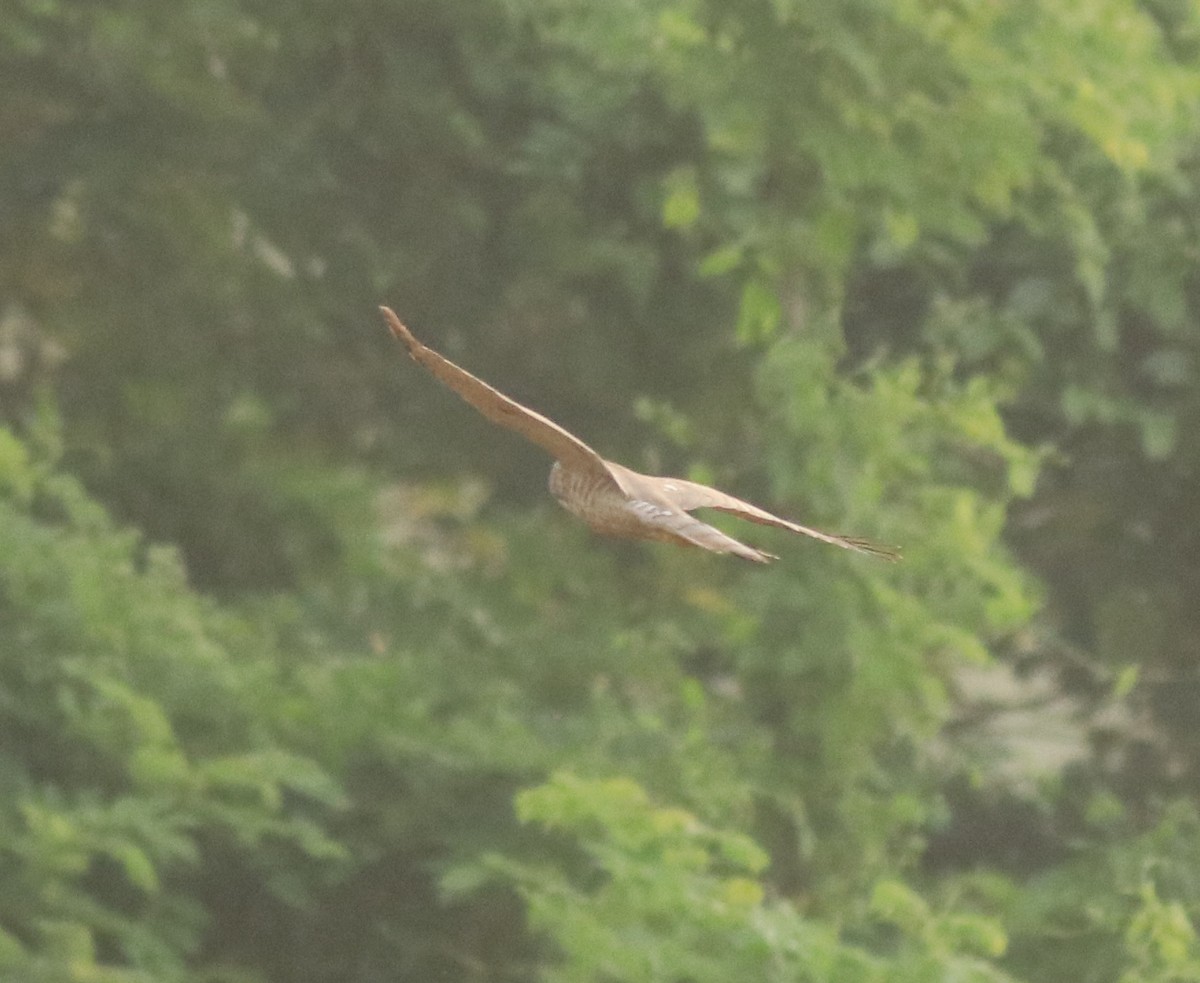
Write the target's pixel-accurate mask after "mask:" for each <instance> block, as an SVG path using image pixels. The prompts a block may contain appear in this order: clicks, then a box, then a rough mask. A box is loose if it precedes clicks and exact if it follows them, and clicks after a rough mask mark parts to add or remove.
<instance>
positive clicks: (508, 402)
mask: <svg viewBox="0 0 1200 983" xmlns="http://www.w3.org/2000/svg"><path fill="white" fill-rule="evenodd" d="M379 309H380V311H382V312H383V316H384V317H385V318H386V319H387V323H388V327H389V328H391V329H392V334H394V335H395V336H396V338H397V339H398V340H400V341H402V342H404V346H405V347H406V348H407V349H408V354H409V355H411V356H412V357H413V359H414V360H415V361H417V362H419V363H420V364H421V365H423V366H424V367H425V368H427V369H428V370H429V371H430V372H432V373H433V374H434V375H435V376H436V377H437V378H438V379H439V380H440V381H441V382H442V383H443V384H444V385H446V386H449V387H450V388H451V389H453V390H454V391H455V392H456V393H458V395H459V396H461V397H462V398H463V399H465V400H466V401H467V402H468V403H470V404H471V405H472V406H473V407H475V409H477V410H478V411H479V412H480V413H482V414H483V415H484V416H485V417H487V418H488V419H489V420H491V421H492V423H496V424H499V425H500V426H502V427H507V428H508V429H509V430H515V431H516V432H517V433H519V434H520V435H521V436H522V437H524V438H526V439H527V440H530V441H532V442H533V443H535V444H537V445H538V446H539V447H540V448H542V450H544V451H546V452H547V453H548V454H550V455H552V456H553V457H554V458H555V459H556V460H558V461H562V462H563V464H564V465H567V466H568V467H570V468H572V469H578V470H593V471H598V472H603V473H604V475H605V476H606V477H607V479H608V480H609V481H612V480H613V477H612V475H611V473H610V472H609V471H608V467H607V464H606V463H605V461H604V459H603V458H602V457H600V455H599V454H597V453H596V452H595V451H594V450H592V449H591V448H590V447H588V445H587V444H585V443H584V442H583V441H582V440H580V439H579V438H578V437H576V436H575V435H574V434H571V433H568V432H567V431H566V430H564V429H563V428H562V427H560V426H559V425H558V424H557V423H555V422H553V421H552V420H548V419H546V417H544V416H542V414H540V413H537V412H535V411H534V410H531V409H529V407H527V406H522V405H521V404H520V403H518V402H517V401H516V400H514V399H509V398H508V397H507V396H505V395H504V393H502V392H500V391H499V390H497V389H493V388H492V387H491V386H489V385H488V384H487V383H486V382H484V381H483V380H482V379H478V378H476V377H475V376H473V375H471V373H470V372H468V371H467V370H466V369H463V368H459V366H457V365H455V364H454V363H453V362H451V361H450V360H449V359H448V358H443V357H442V356H441V355H439V354H438V353H437V352H435V351H434V350H433V349H432V348H427V347H426V346H425V345H422V344H421V343H420V342H419V341H417V339H416V338H414V337H413V334H412V332H411V331H409V330H408V328H406V327H405V326H404V324H403V323H402V322H401V321H400V318H398V317H396V314H395V312H394V311H392V310H391V308H388V307H381V308H379Z"/></svg>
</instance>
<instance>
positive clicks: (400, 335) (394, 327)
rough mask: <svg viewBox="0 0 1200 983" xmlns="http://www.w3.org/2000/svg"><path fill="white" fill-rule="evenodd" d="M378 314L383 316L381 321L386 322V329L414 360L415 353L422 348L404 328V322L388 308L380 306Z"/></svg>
mask: <svg viewBox="0 0 1200 983" xmlns="http://www.w3.org/2000/svg"><path fill="white" fill-rule="evenodd" d="M379 313H380V314H382V315H383V319H384V320H385V321H386V322H387V326H388V329H389V330H390V331H391V332H392V335H393V336H394V337H395V339H396V340H397V341H401V342H403V343H404V347H405V348H407V349H408V353H409V354H410V355H412V356H413V357H414V358H415V357H416V354H417V351H418V350H419V349H420V348H421V347H422V345H421V343H420V342H419V341H417V339H416V338H414V337H413V333H412V332H411V331H409V330H408V328H406V327H405V326H404V322H403V321H401V320H400V318H398V317H397V316H396V312H395V311H393V310H392V309H391V308H390V307H388V306H386V305H384V304H380V305H379Z"/></svg>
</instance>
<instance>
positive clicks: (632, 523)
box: [380, 307, 899, 563]
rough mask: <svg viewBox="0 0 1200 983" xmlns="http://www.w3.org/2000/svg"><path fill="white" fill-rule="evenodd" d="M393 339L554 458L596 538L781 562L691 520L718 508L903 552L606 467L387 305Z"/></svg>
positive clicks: (837, 542) (893, 556)
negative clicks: (416, 333) (419, 335)
mask: <svg viewBox="0 0 1200 983" xmlns="http://www.w3.org/2000/svg"><path fill="white" fill-rule="evenodd" d="M380 310H381V311H382V312H383V316H384V317H385V318H386V319H387V323H388V327H389V328H391V331H392V334H393V335H395V336H396V338H397V339H398V340H399V341H401V342H402V343H403V344H404V346H405V347H406V348H407V349H408V353H409V355H411V356H412V358H413V359H414V360H415V361H416V362H418V363H419V364H421V365H422V366H424V367H425V368H426V369H428V370H429V371H430V372H431V373H433V375H434V376H435V377H436V378H437V379H438V380H439V381H440V382H442V383H443V384H444V385H446V386H448V387H449V388H451V389H453V390H454V391H455V392H456V393H458V395H459V396H461V397H462V398H463V399H464V400H466V401H467V402H468V403H470V404H471V406H473V407H475V409H476V410H478V411H479V412H480V413H481V414H483V416H484V417H486V418H487V419H488V420H490V421H491V422H492V423H495V424H498V425H500V426H502V427H507V428H508V429H509V430H513V431H516V432H517V433H519V434H520V435H521V436H523V437H524V438H526V439H527V440H529V441H531V442H533V443H535V444H537V445H538V446H539V447H540V448H542V450H544V451H546V452H547V453H548V454H549V455H550V456H551V457H553V458H554V466H553V467H552V468H551V469H550V493H551V494H552V495H553V496H554V497H555V498H556V499H558V501H559V502H560V503H561V504H562V505H563V506H564V507H565V508H566V509H567V510H568V511H569V512H572V513H574V514H575V515H577V516H578V517H579V518H581V519H582V520H583V521H584V522H586V523H587V524H588V526H590V527H591V529H592V530H593V531H594V532H597V533H600V534H601V535H605V536H616V537H620V538H623V539H648V540H659V541H664V542H672V543H680V544H686V545H690V546H699V547H701V548H702V549H706V550H710V551H712V552H713V553H732V554H733V555H734V556H740V557H742V558H743V559H745V560H752V561H754V562H755V563H769V562H770V561H771V560H777V559H779V558H778V557H777V556H775V555H773V554H771V553H767V552H765V551H763V550H760V549H757V548H755V547H753V546H747V545H746V544H745V543H742V542H739V541H738V540H736V539H734V538H733V537H732V536H727V535H726V534H725V533H723V532H721V530H719V529H717V528H715V527H713V526H710V525H708V524H707V523H704V522H701V521H700V520H699V519H697V518H695V517H694V516H693V515H691V512H693V511H694V510H696V509H716V510H718V511H720V512H728V513H730V514H732V515H736V516H740V517H741V518H743V519H749V520H750V521H751V522H757V523H760V524H762V525H766V526H776V527H778V528H780V529H786V530H788V531H789V532H794V533H800V534H801V535H803V536H811V537H812V538H813V539H819V540H820V541H821V542H823V543H830V544H832V545H833V546H840V547H842V548H843V549H848V550H854V551H856V552H859V553H867V554H870V555H872V556H878V557H882V558H883V559H886V560H897V559H899V552H898V551H897V550H895V549H893V548H890V547H886V546H877V545H875V544H874V543H872V542H870V541H869V540H866V539H859V538H858V537H855V536H838V535H834V534H833V533H827V532H821V531H820V530H819V529H810V528H809V527H808V526H802V525H800V524H799V523H795V522H789V521H788V520H787V519H781V518H780V517H779V516H777V515H772V514H771V513H770V512H767V511H765V510H764V509H760V508H759V507H758V506H757V505H751V504H750V503H749V502H744V501H742V500H741V499H740V498H734V497H733V496H732V495H726V494H725V493H724V492H721V491H717V489H715V488H709V487H708V486H707V485H701V484H697V483H696V482H694V481H686V480H684V479H683V478H658V477H654V476H652V475H648V474H639V473H638V472H636V471H631V470H630V469H629V468H626V467H622V466H621V465H620V464H616V463H614V462H612V461H606V460H604V458H602V457H601V456H600V455H599V454H597V453H596V452H595V451H594V450H592V448H590V447H589V446H588V445H587V444H585V443H584V442H583V441H582V440H580V439H579V438H578V437H576V436H575V435H574V434H572V433H569V432H567V431H566V430H564V429H563V428H562V427H560V426H559V425H558V424H557V423H555V422H553V421H552V420H549V419H547V418H546V417H544V416H542V415H541V414H540V413H538V412H536V411H534V410H531V409H529V408H528V407H527V406H522V405H521V404H520V403H518V402H517V401H516V400H513V399H510V398H509V397H507V396H505V395H504V394H503V393H502V392H500V391H499V390H497V389H493V388H492V387H491V386H489V385H488V384H487V383H486V382H484V381H483V380H482V379H479V378H477V377H476V376H473V375H472V374H471V373H470V372H468V371H467V370H466V369H463V368H460V367H459V366H457V365H455V364H454V363H453V362H451V361H450V360H449V359H447V358H444V357H443V356H441V355H439V354H438V353H437V352H435V351H434V350H433V349H432V348H429V347H427V346H426V345H423V344H421V342H419V341H418V340H417V339H416V338H415V337H413V334H412V332H411V331H409V330H408V328H406V327H405V326H404V324H403V323H402V322H401V320H400V319H399V318H398V317H397V316H396V314H395V313H394V312H393V311H392V310H391V309H390V308H387V307H381V308H380Z"/></svg>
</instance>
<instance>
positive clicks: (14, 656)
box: [0, 431, 346, 983]
mask: <svg viewBox="0 0 1200 983" xmlns="http://www.w3.org/2000/svg"><path fill="white" fill-rule="evenodd" d="M0 456H2V459H3V465H2V467H3V470H2V472H0V558H2V560H0V651H3V653H4V656H3V665H2V682H0V734H2V735H3V741H2V744H3V748H4V751H3V755H2V757H0V775H2V778H0V781H2V783H3V788H4V793H5V794H4V796H3V799H2V805H0V830H3V842H2V844H0V866H2V868H3V871H4V876H3V878H0V884H2V887H0V927H3V930H4V934H3V936H0V956H2V958H3V959H4V961H5V966H6V975H8V976H9V978H14V979H15V978H20V979H29V980H41V979H47V980H49V979H55V980H79V981H85V980H105V981H108V980H111V981H114V983H116V981H130V983H132V981H140V980H145V979H150V978H153V979H177V980H185V979H193V978H196V979H199V978H201V977H199V976H193V975H192V974H191V973H190V971H189V970H188V968H187V967H188V966H189V964H190V962H191V960H192V959H193V958H194V956H195V954H196V953H197V952H199V951H200V949H201V947H202V940H203V938H204V932H205V930H206V922H207V916H206V914H205V907H204V903H203V901H202V898H204V896H205V894H206V893H208V892H209V891H211V890H213V889H215V888H217V886H218V885H219V883H220V879H221V873H220V872H221V870H222V868H223V867H225V868H226V869H229V868H230V867H238V866H242V865H245V866H246V867H247V868H248V869H252V870H255V871H256V875H255V876H256V879H258V880H259V881H260V883H261V885H262V890H263V891H264V892H265V893H266V895H267V896H272V895H273V896H275V897H276V899H277V901H278V903H280V904H283V905H291V904H300V903H302V898H300V897H297V896H295V894H294V890H292V889H291V888H290V884H291V882H293V881H295V880H296V878H297V870H296V866H295V865H296V864H297V863H298V862H303V863H304V864H308V865H311V868H312V870H313V871H319V870H320V869H321V868H322V867H335V866H337V865H338V864H340V863H342V862H344V860H345V859H346V854H345V851H344V849H343V848H342V847H341V846H340V845H338V844H337V843H335V842H334V841H333V840H331V839H330V838H329V836H328V835H327V833H326V832H324V831H323V829H322V827H323V826H324V824H325V822H326V818H325V817H328V816H329V815H331V814H332V813H333V812H336V810H337V809H338V808H339V807H340V806H341V804H342V802H343V800H342V796H341V793H340V791H339V789H338V787H337V785H336V783H335V782H333V781H332V780H331V779H330V778H329V777H328V776H327V775H326V774H325V773H324V772H323V771H321V770H320V769H319V768H318V767H317V766H316V765H315V764H314V763H313V762H312V761H311V760H310V759H307V758H304V757H302V756H299V755H297V754H295V753H293V752H291V751H288V750H286V749H285V748H283V747H280V746H277V745H275V744H274V742H272V741H271V740H270V739H269V738H267V736H266V735H265V734H264V733H263V717H262V711H263V707H262V706H261V705H260V703H259V701H258V700H257V699H256V698H255V694H256V691H257V690H258V689H259V687H262V686H264V685H268V684H271V685H273V684H274V683H275V682H277V681H278V673H277V670H276V667H275V665H274V658H273V657H272V653H271V652H270V650H269V649H266V650H264V649H263V648H262V640H261V639H259V638H258V637H256V635H255V633H254V632H253V631H251V630H250V627H249V626H248V625H246V624H243V623H240V622H239V621H238V620H237V619H235V618H232V617H231V616H230V615H228V614H226V613H222V612H221V611H219V610H218V609H216V608H215V607H214V606H213V605H212V604H211V603H209V602H206V601H204V600H203V599H200V598H198V597H196V596H194V595H193V594H192V593H191V592H190V591H189V590H188V588H187V586H186V584H185V581H184V576H183V571H182V569H181V567H180V565H179V561H178V557H177V556H176V555H175V553H174V552H173V551H171V550H169V549H166V548H162V547H156V548H150V549H146V548H145V547H143V546H142V545H140V544H139V541H138V539H137V537H135V536H133V535H131V534H129V533H128V532H124V531H121V530H118V529H116V528H114V527H113V525H112V524H111V523H110V521H109V520H108V518H107V517H106V516H105V514H104V512H103V510H102V509H101V508H100V507H99V506H98V505H97V504H96V503H95V502H93V501H91V500H89V499H88V498H87V497H86V496H85V495H84V493H83V492H82V490H81V489H80V487H79V485H78V484H77V483H76V482H75V481H74V480H73V479H71V478H69V477H67V476H66V475H64V474H62V473H61V472H60V471H58V470H57V469H56V467H55V463H54V462H53V461H52V460H46V459H45V458H42V457H39V456H38V455H36V454H33V453H30V451H29V450H28V449H27V447H26V445H24V444H22V443H21V442H20V441H18V440H17V439H16V438H15V437H14V436H13V435H12V434H11V432H9V431H0ZM307 876H311V875H301V878H300V879H301V881H303V880H304V879H306V877H307ZM122 967H124V968H122Z"/></svg>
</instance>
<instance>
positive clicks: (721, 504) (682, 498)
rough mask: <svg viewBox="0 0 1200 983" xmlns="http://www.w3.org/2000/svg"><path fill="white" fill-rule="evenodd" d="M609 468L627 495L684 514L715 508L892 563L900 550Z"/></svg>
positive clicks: (705, 490) (672, 481) (682, 483)
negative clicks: (672, 507) (668, 506)
mask: <svg viewBox="0 0 1200 983" xmlns="http://www.w3.org/2000/svg"><path fill="white" fill-rule="evenodd" d="M609 467H610V468H612V469H613V471H614V475H613V476H614V477H615V478H616V479H617V482H618V483H619V484H620V485H621V487H622V488H623V489H624V491H625V493H626V494H627V495H631V496H634V497H641V498H651V499H656V500H658V501H660V502H662V503H663V504H669V505H672V506H674V507H675V508H677V509H680V510H682V511H684V512H690V511H692V510H693V509H717V510H718V511H720V512H728V513H730V514H731V515H736V516H740V517H741V518H743V519H749V520H750V521H751V522H757V523H759V524H760V525H764V526H775V527H777V528H779V529H787V530H788V531H789V532H795V533H800V534H801V535H803V536H811V537H812V538H813V539H819V540H820V541H821V542H823V543H831V544H832V545H834V546H840V547H842V549H847V550H854V551H856V552H858V553H866V554H868V555H870V556H878V557H882V558H883V559H885V560H891V561H893V562H894V561H896V560H899V559H900V551H899V550H898V549H896V548H894V547H890V546H878V545H876V544H875V543H872V542H871V541H870V540H868V539H859V538H858V537H857V536H838V535H835V534H833V533H828V532H821V531H820V530H819V529H810V528H809V527H808V526H802V525H800V524H799V523H797V522H789V521H788V520H787V519H781V518H780V517H779V516H777V515H772V514H771V513H770V512H768V511H766V510H765V509H760V508H759V507H758V506H757V505H751V504H750V503H749V502H743V501H742V500H741V499H740V498H734V497H733V496H732V495H726V494H725V493H724V492H722V491H717V489H715V488H709V487H708V486H707V485H700V484H697V483H696V482H694V481H686V480H685V479H683V478H654V477H651V476H650V475H643V474H638V473H637V472H636V471H630V470H629V469H628V468H622V467H620V466H619V465H613V464H610V465H609Z"/></svg>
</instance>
